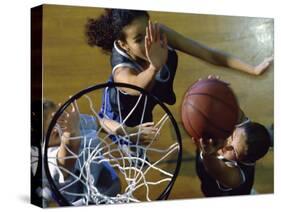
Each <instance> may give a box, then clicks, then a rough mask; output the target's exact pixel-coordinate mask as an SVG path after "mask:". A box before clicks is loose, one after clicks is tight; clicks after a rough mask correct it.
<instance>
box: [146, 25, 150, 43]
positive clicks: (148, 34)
mask: <svg viewBox="0 0 281 212" xmlns="http://www.w3.org/2000/svg"><path fill="white" fill-rule="evenodd" d="M145 31H146V34H145V37H146V38H147V41H148V42H149V41H151V37H150V30H149V26H147V27H146V28H145Z"/></svg>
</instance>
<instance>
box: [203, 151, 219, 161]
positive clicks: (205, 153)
mask: <svg viewBox="0 0 281 212" xmlns="http://www.w3.org/2000/svg"><path fill="white" fill-rule="evenodd" d="M217 156H218V154H217V153H216V152H203V151H201V152H200V158H201V159H202V160H203V159H206V158H210V157H217Z"/></svg>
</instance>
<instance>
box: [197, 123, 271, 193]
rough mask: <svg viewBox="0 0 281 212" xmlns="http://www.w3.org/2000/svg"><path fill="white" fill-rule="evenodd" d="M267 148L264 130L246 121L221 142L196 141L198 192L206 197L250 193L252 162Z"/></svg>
mask: <svg viewBox="0 0 281 212" xmlns="http://www.w3.org/2000/svg"><path fill="white" fill-rule="evenodd" d="M269 146H270V136H269V133H268V131H267V130H266V128H265V127H264V126H263V125H261V124H258V123H255V122H251V121H250V120H246V121H244V122H243V123H241V124H239V125H237V126H236V129H235V130H234V132H233V134H232V136H231V137H229V138H228V140H227V141H225V142H215V141H213V140H209V141H203V140H202V139H201V140H200V142H199V147H200V148H199V149H200V150H201V151H199V149H198V151H197V155H196V171H197V175H198V177H199V179H200V181H201V190H202V192H203V194H204V195H205V196H207V197H214V196H229V195H246V194H250V193H251V190H252V187H253V184H254V177H255V163H256V161H257V160H259V159H260V158H262V157H263V156H264V155H265V154H266V153H267V151H268V149H269Z"/></svg>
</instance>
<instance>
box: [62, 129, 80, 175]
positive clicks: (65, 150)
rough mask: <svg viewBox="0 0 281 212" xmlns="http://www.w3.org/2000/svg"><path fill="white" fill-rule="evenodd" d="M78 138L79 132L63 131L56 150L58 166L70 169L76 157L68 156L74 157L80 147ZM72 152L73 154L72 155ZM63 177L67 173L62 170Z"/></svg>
mask: <svg viewBox="0 0 281 212" xmlns="http://www.w3.org/2000/svg"><path fill="white" fill-rule="evenodd" d="M80 142H81V141H80V138H79V134H77V133H75V134H70V133H63V135H62V138H61V144H60V147H59V151H58V155H57V156H58V158H57V160H58V164H59V166H61V167H63V168H65V169H67V170H69V171H70V172H71V171H72V169H73V167H74V165H75V162H76V160H77V158H68V157H74V156H75V155H77V154H78V152H79V149H80ZM73 153H74V154H75V155H73ZM62 173H63V175H64V177H67V176H68V173H67V172H65V171H63V170H62Z"/></svg>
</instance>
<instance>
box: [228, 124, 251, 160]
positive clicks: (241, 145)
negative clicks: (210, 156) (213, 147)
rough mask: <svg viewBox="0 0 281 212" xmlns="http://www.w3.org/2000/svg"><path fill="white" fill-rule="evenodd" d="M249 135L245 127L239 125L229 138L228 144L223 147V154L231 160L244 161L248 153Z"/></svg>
mask: <svg viewBox="0 0 281 212" xmlns="http://www.w3.org/2000/svg"><path fill="white" fill-rule="evenodd" d="M246 141H247V135H246V132H245V130H244V129H243V128H241V127H238V128H236V129H235V130H234V132H233V134H232V136H231V137H229V139H228V144H227V146H226V147H225V148H224V149H223V150H224V151H223V152H224V153H223V156H224V157H225V158H226V159H229V160H236V161H243V159H244V158H245V155H246V154H247V148H248V146H247V143H246Z"/></svg>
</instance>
